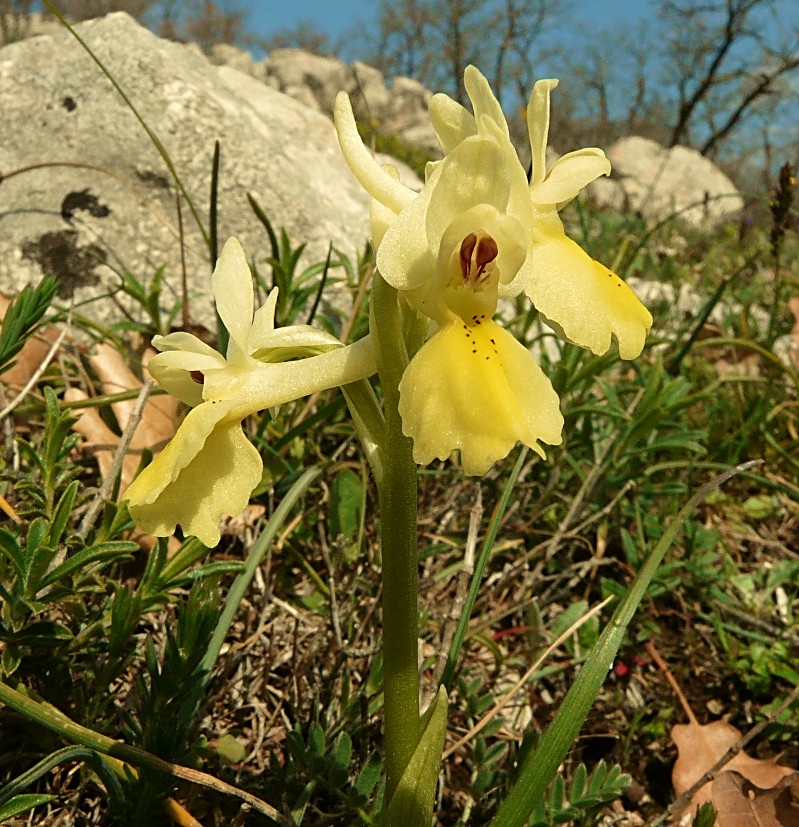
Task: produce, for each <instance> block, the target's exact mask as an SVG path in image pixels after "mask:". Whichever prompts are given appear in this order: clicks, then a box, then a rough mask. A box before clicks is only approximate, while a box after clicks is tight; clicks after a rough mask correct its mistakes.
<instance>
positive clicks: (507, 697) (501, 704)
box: [442, 597, 614, 758]
mask: <svg viewBox="0 0 799 827" xmlns="http://www.w3.org/2000/svg"><path fill="white" fill-rule="evenodd" d="M613 600H614V598H613V597H607V598H605V600H603V601H602V602H601V603H598V604H597V605H596V606H594V608H593V609H590V610H589V611H587V612H586V613H585V614H584V615H583V616H582V617H580V618H578V619H577V620H575V621H574V623H572V625H571V626H569V628H568V629H566V631H565V632H563V633H562V634H560V635H559V636H558V638H557V639H556V640H555V641H554V642H553V643H552V644H551V645H550V646H548V647H547V648H546V649H545V650H544V651H543V652H542V653H541V654H540V655H539V657H538V659H537V660H536V661H535V662H534V663H533V665H532V666H531V667H530V668H529V669H528V670H527V671H526V672H525V673H524V674H523V675H522V676H521V678H519V680H518V681H516V683H515V684H514V685H513V686H512V687H511V688H510V689H509V690H508V691H507V692H506V693H505V694H504V695H503V696H502V697H501V698H500V699H499V700H498V701H497V703H496V704H495V705H494V707H493V708H492V709H491V710H490V711H489V712H488V713H487V714H486V715H485V716H484V717H483V718H481V719H480V721H479V722H478V723H477V724H475V725H474V726H473V727H472V728H471V729H470V730H469V731H468V732H467V733H466V735H464V736H463V737H462V738H460V739H459V740H458V741H456V742H455V743H454V744H453V745H452V746H451V747H450V748H449V749H448V750H445V752H444V755H443V756H442V758H449V756H450V755H452V753H453V752H455V751H456V750H457V749H458V748H459V747H461V746H463V744H465V743H467V742H468V741H471V739H472V738H474V736H475V735H477V733H478V732H480V730H482V729H483V728H484V727H486V726H487V725H488V724H489V723H490V722H491V721H492V720H493V719H494V718H495V717H496V716H497V715H498V714H499V713H500V712H502V710H503V709H504V708H505V707H506V706H507V705H508V703H509V702H510V701H511V699H512V698H513V696H514V695H515V694H516V693H517V692H518V691H519V690H520V689H521V688H522V687H523V686H524V685H525V684H526V683H527V681H528V680H530V676H531V675H532V674H533V673H534V672H536V671H537V670H538V669H540V668H541V664H542V663H543V662H544V661H545V660H546V659H547V658H548V657H549V656H550V655H551V654H552V653H553V652H554V651H555V649H557V648H558V646H560V645H561V644H562V643H563V641H565V640H568V639H569V638H570V637H571V636H572V635H573V634H574V633H575V632H576V631H577V630H578V629H579V628H580V627H581V626H582V625H583V623H585V622H586V621H587V620H589V619H590V618H592V617H593V616H594V615H596V614H598V613H599V612H601V611H602V609H604V608H605V606H607V605H608V603H610V602H612V601H613Z"/></svg>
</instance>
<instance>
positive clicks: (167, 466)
mask: <svg viewBox="0 0 799 827" xmlns="http://www.w3.org/2000/svg"><path fill="white" fill-rule="evenodd" d="M211 285H212V289H213V293H214V298H215V300H216V306H217V310H218V311H219V315H220V318H221V319H222V321H223V322H224V324H225V327H226V328H227V330H228V333H229V334H230V339H229V342H228V347H227V353H226V356H222V354H220V353H218V352H217V351H215V350H214V349H213V348H211V347H209V346H208V345H206V344H205V343H204V342H202V341H200V339H198V338H197V337H196V336H193V335H192V334H190V333H171V334H169V335H168V336H156V337H155V338H154V339H153V344H154V345H155V347H156V348H158V349H159V350H161V351H162V352H161V353H159V354H158V355H157V356H154V357H153V358H152V359H151V360H150V363H149V365H148V370H149V371H150V373H151V374H152V376H153V377H154V378H155V379H156V381H157V382H158V383H159V384H160V385H161V386H162V387H163V388H164V389H165V390H167V391H168V392H169V393H172V394H173V395H175V396H177V397H179V398H180V399H181V400H182V401H184V402H185V403H186V404H188V405H190V406H192V407H193V410H191V411H190V412H189V414H188V416H187V417H186V418H185V419H184V420H183V422H182V423H181V425H180V427H179V428H178V431H177V433H176V434H175V436H174V437H173V439H172V440H171V441H170V442H169V443H168V445H167V446H166V448H164V450H163V451H162V452H161V453H160V454H159V455H158V456H157V457H156V458H155V459H154V460H153V462H152V463H151V464H150V465H148V466H147V467H146V468H145V469H144V470H143V471H142V472H141V474H140V475H139V476H138V477H137V478H136V479H135V480H134V481H133V483H132V484H131V486H130V487H129V488H128V489H127V491H126V492H125V499H126V500H127V501H128V508H129V510H130V513H131V515H132V517H133V518H134V520H135V521H136V522H137V524H138V525H139V526H140V527H141V528H142V529H143V530H145V531H147V532H149V533H150V534H155V535H156V536H162V537H163V536H168V535H170V534H172V533H173V532H174V530H175V527H176V525H177V524H180V525H181V526H182V528H183V531H184V533H186V534H193V535H195V536H196V537H198V538H199V539H200V540H201V541H202V542H203V543H205V545H207V546H214V545H216V544H217V543H218V542H219V537H220V534H219V521H220V520H221V519H222V517H223V516H225V515H235V514H238V513H239V512H240V511H242V510H243V509H244V508H245V506H246V505H247V502H248V501H249V497H250V495H251V493H252V491H253V489H254V488H255V487H256V486H257V485H258V483H259V482H260V481H261V476H262V473H263V463H262V460H261V457H260V454H259V453H258V451H257V449H256V448H255V447H254V446H253V445H252V444H251V443H250V441H249V440H248V439H247V437H246V435H245V433H244V429H243V427H242V421H243V420H244V419H245V418H246V417H247V416H249V415H250V414H253V413H255V412H257V411H260V410H264V409H267V408H273V407H275V406H277V405H280V404H282V403H284V402H289V401H291V400H293V399H299V398H300V397H303V396H307V395H309V394H311V393H315V392H317V391H320V390H324V389H326V388H332V387H336V386H339V385H345V384H347V383H349V382H354V381H357V380H359V379H363V378H365V377H367V376H369V375H370V374H371V373H374V371H375V364H374V358H373V356H372V348H371V344H370V343H369V341H368V340H361V341H360V342H357V343H355V344H354V345H350V346H348V347H344V346H343V345H342V344H341V343H340V342H339V341H338V340H337V339H335V338H334V337H333V336H331V335H329V334H327V333H324V332H322V331H319V330H315V329H314V328H312V327H309V326H307V325H295V326H291V327H285V328H277V329H276V328H275V326H274V312H275V303H276V301H277V290H273V291H272V293H271V294H270V296H269V298H268V299H267V301H266V303H265V304H264V305H263V306H262V307H260V308H259V309H258V310H256V311H255V312H253V310H254V295H253V286H252V277H251V274H250V268H249V266H248V264H247V259H246V256H245V255H244V251H243V250H242V248H241V245H240V244H239V242H238V241H236V239H233V238H232V239H230V240H229V241H228V242H227V244H225V247H224V249H223V250H222V254H221V256H220V257H219V260H218V262H217V266H216V268H215V270H214V273H213V276H212V279H211ZM308 354H319V355H311V356H308ZM302 356H305V357H307V358H300V359H297V357H302ZM291 359H297V360H296V361H289V360H291Z"/></svg>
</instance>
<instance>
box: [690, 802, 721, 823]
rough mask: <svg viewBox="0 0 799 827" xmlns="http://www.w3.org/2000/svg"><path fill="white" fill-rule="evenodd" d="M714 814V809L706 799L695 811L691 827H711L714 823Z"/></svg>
mask: <svg viewBox="0 0 799 827" xmlns="http://www.w3.org/2000/svg"><path fill="white" fill-rule="evenodd" d="M716 815H717V813H716V809H715V808H714V807H713V805H712V804H711V803H710V802H709V801H706V802H705V803H704V804H703V805H702V806H701V807H700V808H699V809H698V810H697V811H696V815H695V816H694V820H693V824H692V825H691V827H713V825H714V824H715V823H716Z"/></svg>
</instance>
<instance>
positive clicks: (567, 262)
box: [525, 221, 652, 359]
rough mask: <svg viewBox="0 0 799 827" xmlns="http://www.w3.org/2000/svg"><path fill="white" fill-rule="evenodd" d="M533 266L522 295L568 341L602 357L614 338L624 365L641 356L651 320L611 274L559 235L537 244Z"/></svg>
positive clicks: (549, 233) (547, 236)
mask: <svg viewBox="0 0 799 827" xmlns="http://www.w3.org/2000/svg"><path fill="white" fill-rule="evenodd" d="M559 223H560V222H559V221H558V224H559ZM532 263H533V270H534V275H533V277H532V279H531V280H530V282H529V283H528V285H527V288H526V290H525V292H526V293H527V295H528V296H529V297H530V299H531V300H532V302H533V304H534V305H535V306H536V307H537V308H538V310H539V311H540V312H541V314H542V315H543V316H544V317H545V318H546V319H547V321H548V322H550V323H551V324H553V326H555V327H556V328H558V329H559V330H560V331H562V332H563V334H564V336H565V337H566V339H568V340H569V341H571V342H574V343H575V344H577V345H580V346H581V347H587V348H589V349H590V350H591V351H592V352H593V353H596V354H602V353H605V352H606V351H607V350H608V349H609V348H610V343H611V336H614V337H615V338H616V339H617V341H618V344H619V355H620V356H621V358H622V359H635V357H636V356H638V355H639V354H640V353H641V350H643V347H644V341H645V339H646V334H647V331H648V330H649V328H650V327H651V326H652V316H651V314H650V313H649V311H648V310H647V309H646V308H645V307H644V306H643V304H641V302H640V301H639V300H638V297H637V296H636V295H635V293H633V291H632V290H631V289H630V288H629V287H628V286H627V285H626V284H625V283H624V282H623V281H622V280H621V279H620V278H619V277H618V276H617V275H616V274H615V273H614V272H612V271H611V270H609V269H608V268H607V267H605V266H604V265H602V264H600V263H599V262H598V261H594V259H592V258H591V257H590V256H589V255H588V253H586V252H585V251H584V250H583V249H582V247H580V246H579V245H578V244H577V243H575V242H574V241H572V240H571V239H570V238H567V237H566V235H565V233H563V232H562V230H561V232H560V233H559V234H558V233H557V232H556V231H554V230H552V231H549V230H548V231H547V233H546V234H545V235H542V236H541V237H540V238H539V239H538V240H537V243H536V245H535V248H534V251H533V262H532Z"/></svg>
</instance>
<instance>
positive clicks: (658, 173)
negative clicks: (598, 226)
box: [589, 136, 743, 227]
mask: <svg viewBox="0 0 799 827" xmlns="http://www.w3.org/2000/svg"><path fill="white" fill-rule="evenodd" d="M607 154H608V158H609V159H610V162H611V164H612V165H613V173H612V176H611V178H610V179H609V180H608V179H600V180H599V181H597V182H595V183H594V184H592V185H591V187H590V190H589V191H590V193H591V196H592V197H593V198H594V199H595V200H596V201H597V202H599V203H600V204H603V205H610V206H614V207H626V208H628V209H633V210H636V211H638V212H640V213H641V214H642V215H643V216H644V217H646V218H651V219H654V220H656V221H657V220H660V219H662V218H666V217H667V216H668V215H671V214H672V213H679V219H680V220H681V221H683V222H684V223H686V224H688V225H690V226H695V227H696V226H702V225H703V224H709V225H712V224H716V223H718V222H720V221H724V220H726V219H728V218H731V217H733V216H734V215H735V214H736V213H738V212H739V211H740V210H741V208H742V207H743V199H742V198H741V196H740V194H739V193H738V190H737V189H736V188H735V185H734V184H733V183H732V181H730V179H729V178H728V177H727V176H726V175H725V174H724V173H723V172H722V171H721V170H720V169H719V168H718V167H717V166H716V165H715V164H714V163H713V162H712V161H710V160H709V159H708V158H705V157H704V156H703V155H701V154H700V153H698V152H697V151H696V150H693V149H688V148H687V147H684V146H675V147H673V148H672V149H665V148H663V147H662V146H660V144H658V143H656V142H655V141H651V140H649V139H648V138H640V137H635V136H633V137H630V138H622V139H620V140H619V141H616V143H615V144H613V146H612V147H611V148H610V149H609V150H608V153H607Z"/></svg>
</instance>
